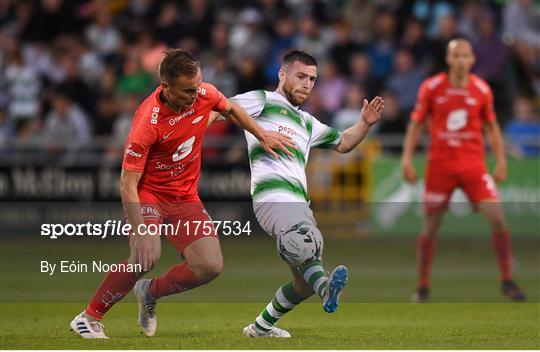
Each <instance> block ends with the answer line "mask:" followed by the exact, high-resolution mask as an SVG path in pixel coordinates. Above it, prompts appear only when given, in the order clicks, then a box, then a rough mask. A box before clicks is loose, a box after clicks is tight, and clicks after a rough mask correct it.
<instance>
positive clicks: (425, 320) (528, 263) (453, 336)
mask: <svg viewBox="0 0 540 352" xmlns="http://www.w3.org/2000/svg"><path fill="white" fill-rule="evenodd" d="M222 245H223V253H224V258H225V270H224V272H223V274H222V275H221V276H220V277H219V278H218V279H217V280H215V281H214V282H212V283H210V284H209V285H206V286H204V287H201V288H198V289H196V290H193V291H190V292H184V293H182V294H179V295H175V296H171V297H166V298H164V299H163V300H161V301H160V305H159V306H158V312H159V328H158V333H157V335H156V337H155V338H153V339H148V338H144V337H143V336H141V335H140V333H139V332H138V329H137V326H136V314H137V313H136V311H137V308H136V306H135V304H133V303H132V302H134V300H133V297H132V295H130V296H129V297H127V298H126V300H125V301H124V303H120V304H118V305H116V306H115V307H114V308H113V309H112V310H111V311H110V313H109V314H108V315H107V316H106V318H105V319H104V323H105V325H106V328H107V333H108V334H109V336H110V337H111V339H110V340H108V341H85V340H82V339H80V338H78V337H77V336H74V335H72V333H70V332H69V331H68V324H69V321H70V320H71V319H72V318H73V316H74V315H75V314H77V313H79V312H80V311H81V310H82V309H83V307H84V305H85V304H86V302H87V300H88V299H89V298H90V296H91V295H92V293H93V291H94V289H95V288H96V286H97V285H98V284H99V282H100V281H101V280H102V278H103V274H101V273H84V274H81V273H79V274H68V273H66V274H56V275H53V276H49V275H47V274H43V273H40V272H39V263H40V260H48V261H51V262H53V261H58V260H80V261H81V262H85V261H88V260H90V259H95V260H104V261H106V262H110V263H113V262H117V261H119V260H120V259H123V258H125V257H126V256H127V253H128V245H127V243H126V242H123V241H113V242H109V243H104V242H103V241H65V240H60V241H51V240H41V241H32V242H28V241H24V242H23V241H22V240H19V241H2V243H1V246H0V255H1V257H0V260H1V268H0V274H1V275H0V289H1V290H0V298H1V299H0V303H1V304H0V313H1V314H0V347H1V348H2V349H23V348H24V349H36V348H37V349H539V348H540V304H539V302H540V247H539V242H538V240H527V241H515V243H514V246H513V248H514V264H515V268H514V273H515V278H516V280H517V281H518V283H519V284H520V285H521V286H522V287H523V289H524V290H525V291H526V293H527V296H528V302H529V303H525V304H515V303H507V300H506V299H505V298H504V297H502V296H501V295H500V292H499V289H498V270H497V268H496V265H495V260H494V256H493V254H492V251H491V244H490V243H489V239H487V238H486V240H485V241H472V242H471V241H467V242H464V241H441V242H440V243H439V244H438V248H437V257H436V261H435V266H434V270H433V280H432V294H433V295H432V297H433V299H432V301H433V303H432V304H427V305H411V304H409V303H407V302H408V300H409V298H410V296H411V293H412V291H413V289H414V286H415V257H414V241H395V240H394V241H375V240H370V241H366V240H362V241H361V240H349V241H327V242H326V243H325V263H326V266H327V267H328V268H332V267H334V266H335V265H337V264H339V263H343V264H346V265H347V266H348V267H349V269H350V272H351V278H350V284H349V286H348V287H347V289H346V291H345V292H344V296H343V302H344V304H343V305H342V306H341V307H340V309H339V311H338V312H337V313H335V314H332V315H329V314H325V313H324V312H322V309H321V306H320V304H317V303H316V302H317V300H316V299H315V298H313V299H311V300H310V301H309V302H308V303H304V304H302V305H300V306H299V307H298V308H297V309H295V311H293V312H291V313H290V314H288V315H287V316H285V317H284V318H283V319H282V321H280V323H279V326H281V327H283V328H285V329H288V330H289V331H290V332H291V334H292V335H293V338H292V339H287V340H268V339H246V338H243V337H242V336H241V330H242V328H243V327H244V326H245V325H247V324H248V323H250V322H251V321H252V320H253V319H254V318H255V316H256V315H257V314H258V313H259V312H260V310H261V309H262V308H263V307H264V305H265V304H266V303H267V302H268V300H269V299H270V298H271V297H272V295H273V293H274V292H275V290H276V289H277V287H279V286H280V285H281V284H283V283H285V282H287V281H288V280H290V277H289V276H290V274H289V272H288V269H287V268H286V267H285V266H284V265H283V264H282V263H281V261H280V259H279V258H278V256H277V255H276V253H275V246H274V243H273V241H272V240H270V239H268V238H265V239H255V238H254V239H249V240H238V239H232V238H231V239H228V240H224V241H223V242H222ZM175 262H178V258H177V255H176V253H175V252H174V251H173V250H172V249H171V248H170V247H169V246H168V245H167V244H166V243H165V242H164V243H163V257H162V260H161V262H160V265H159V267H158V268H156V269H155V272H153V273H151V274H150V275H149V276H155V275H157V274H160V273H162V272H164V271H165V270H166V269H167V267H169V266H170V265H171V264H173V263H175Z"/></svg>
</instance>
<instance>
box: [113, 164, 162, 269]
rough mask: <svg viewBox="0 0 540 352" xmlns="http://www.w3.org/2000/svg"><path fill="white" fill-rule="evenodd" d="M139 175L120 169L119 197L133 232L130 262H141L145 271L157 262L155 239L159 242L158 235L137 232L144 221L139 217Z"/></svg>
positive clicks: (157, 254)
mask: <svg viewBox="0 0 540 352" xmlns="http://www.w3.org/2000/svg"><path fill="white" fill-rule="evenodd" d="M141 176H142V173H140V172H135V171H129V170H126V169H122V173H121V175H120V197H121V198H122V206H123V207H124V211H125V212H126V216H127V219H128V221H129V224H130V225H131V228H132V232H133V234H132V237H131V239H130V245H131V255H130V258H129V259H130V262H131V263H132V264H141V265H142V268H143V271H145V272H146V271H149V270H150V269H151V268H152V267H153V266H154V265H155V264H157V261H158V259H159V251H160V248H158V247H156V241H157V242H158V243H159V236H146V235H141V234H139V233H138V229H139V226H140V225H141V224H143V223H144V221H143V219H142V217H141V206H140V200H139V194H138V192H137V185H138V184H139V180H140V179H141Z"/></svg>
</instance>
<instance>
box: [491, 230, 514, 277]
mask: <svg viewBox="0 0 540 352" xmlns="http://www.w3.org/2000/svg"><path fill="white" fill-rule="evenodd" d="M491 241H492V242H493V250H494V251H495V256H496V257H497V263H498V264H499V268H500V269H501V274H502V280H503V281H506V280H510V252H511V246H510V234H509V233H508V232H507V231H494V232H493V233H492V234H491Z"/></svg>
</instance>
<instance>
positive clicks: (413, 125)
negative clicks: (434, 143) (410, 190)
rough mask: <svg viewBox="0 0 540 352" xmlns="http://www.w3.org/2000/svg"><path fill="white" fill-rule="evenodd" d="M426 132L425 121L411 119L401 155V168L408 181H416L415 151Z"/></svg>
mask: <svg viewBox="0 0 540 352" xmlns="http://www.w3.org/2000/svg"><path fill="white" fill-rule="evenodd" d="M423 132H424V123H420V122H416V121H414V120H411V121H410V122H409V125H408V126H407V133H406V134H405V140H404V142H403V153H402V155H401V169H402V172H403V178H404V179H405V181H406V182H408V183H416V180H417V175H416V169H415V168H414V165H413V163H412V160H413V157H414V151H415V150H416V146H417V145H418V141H419V140H420V138H421V137H422V133H423Z"/></svg>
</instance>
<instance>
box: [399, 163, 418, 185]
mask: <svg viewBox="0 0 540 352" xmlns="http://www.w3.org/2000/svg"><path fill="white" fill-rule="evenodd" d="M401 170H402V172H403V179H404V180H405V182H407V183H411V184H414V183H416V181H417V178H418V176H417V175H416V169H415V168H414V166H413V164H412V163H405V164H402V166H401Z"/></svg>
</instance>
